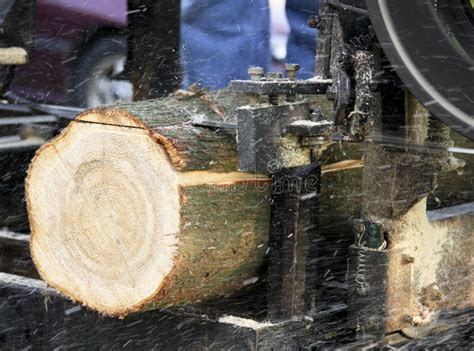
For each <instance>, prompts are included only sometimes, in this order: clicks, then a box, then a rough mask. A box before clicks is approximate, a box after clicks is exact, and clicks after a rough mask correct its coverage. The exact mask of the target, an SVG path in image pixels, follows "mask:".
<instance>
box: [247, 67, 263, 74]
mask: <svg viewBox="0 0 474 351" xmlns="http://www.w3.org/2000/svg"><path fill="white" fill-rule="evenodd" d="M248 73H249V74H252V75H254V74H255V75H263V74H264V73H265V71H264V69H263V67H258V66H252V67H249V69H248Z"/></svg>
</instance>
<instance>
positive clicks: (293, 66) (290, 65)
mask: <svg viewBox="0 0 474 351" xmlns="http://www.w3.org/2000/svg"><path fill="white" fill-rule="evenodd" d="M300 67H301V66H300V65H299V64H297V63H285V70H286V71H287V72H288V71H294V72H298V71H299V70H300Z"/></svg>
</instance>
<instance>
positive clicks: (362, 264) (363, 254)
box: [355, 227, 387, 295]
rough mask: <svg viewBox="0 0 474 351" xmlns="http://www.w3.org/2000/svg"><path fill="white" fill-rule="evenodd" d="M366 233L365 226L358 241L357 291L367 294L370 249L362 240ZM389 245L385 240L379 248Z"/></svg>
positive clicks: (360, 293)
mask: <svg viewBox="0 0 474 351" xmlns="http://www.w3.org/2000/svg"><path fill="white" fill-rule="evenodd" d="M364 234H365V227H364V229H363V231H362V233H360V235H359V238H358V242H357V250H358V252H357V268H356V277H355V283H356V286H357V288H356V291H357V293H358V294H359V295H367V290H368V289H369V287H370V286H369V284H368V283H367V278H366V276H367V256H368V251H369V249H368V248H367V247H366V246H365V243H366V242H365V241H362V239H363V237H364ZM386 247H387V242H386V241H385V240H384V242H383V243H382V245H380V247H379V248H377V249H378V250H383V249H385V248H386Z"/></svg>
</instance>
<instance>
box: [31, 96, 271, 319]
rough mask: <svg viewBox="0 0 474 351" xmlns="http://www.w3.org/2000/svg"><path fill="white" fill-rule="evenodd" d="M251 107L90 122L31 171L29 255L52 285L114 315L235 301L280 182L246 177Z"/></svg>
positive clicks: (152, 107)
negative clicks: (235, 128)
mask: <svg viewBox="0 0 474 351" xmlns="http://www.w3.org/2000/svg"><path fill="white" fill-rule="evenodd" d="M244 103H246V101H245V97H244V96H241V95H239V94H233V93H230V92H228V91H221V92H216V93H213V94H212V95H208V94H204V95H202V94H201V95H199V94H197V95H195V96H194V98H193V97H191V98H190V97H189V96H187V95H176V96H172V97H168V98H165V99H157V100H150V101H146V102H138V103H133V104H129V105H121V106H117V107H111V108H105V109H96V110H91V111H87V112H84V113H82V114H81V115H79V116H78V117H77V118H76V120H75V121H74V122H72V123H71V124H70V125H69V126H68V127H67V128H66V129H65V130H64V132H63V133H62V134H61V135H60V136H58V137H57V138H56V139H54V140H52V141H51V142H49V143H48V144H46V145H44V146H43V147H42V148H41V149H40V150H39V151H38V153H37V154H36V156H35V158H34V160H33V161H32V163H31V166H30V169H29V174H28V178H27V185H26V194H27V206H28V213H29V219H30V225H31V242H30V249H31V254H32V258H33V260H34V262H35V265H36V267H37V269H38V271H39V273H40V275H41V277H42V278H43V279H44V280H45V281H46V282H47V283H48V284H49V285H50V286H52V287H54V288H56V289H57V290H59V291H61V292H62V293H63V294H65V295H66V296H68V297H70V298H72V299H73V300H76V301H78V302H80V303H82V304H84V305H87V306H88V307H90V308H92V309H95V310H97V311H99V312H101V313H103V314H106V315H112V316H124V315H127V314H129V313H133V312H137V311H143V310H148V309H155V308H162V307H167V306H171V305H177V304H187V303H192V302H197V301H200V300H206V299H213V298H217V297H220V296H226V295H230V294H232V293H233V292H235V291H236V290H238V289H240V288H241V287H243V286H245V285H246V284H248V283H250V282H254V281H255V280H256V279H254V278H255V277H257V271H258V268H259V266H260V264H261V261H262V259H263V257H264V256H265V251H266V248H267V242H268V235H269V222H270V220H269V216H270V199H269V195H270V186H269V179H268V178H267V177H264V176H260V175H255V174H247V173H242V172H237V151H236V145H235V135H234V134H232V133H230V132H227V131H216V130H211V129H205V128H198V127H195V126H193V125H191V124H190V123H189V122H190V120H191V118H193V117H195V116H204V117H205V118H207V119H222V118H224V119H225V118H229V119H231V118H233V113H234V110H235V108H236V107H237V106H240V105H242V104H244Z"/></svg>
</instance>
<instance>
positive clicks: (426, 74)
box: [367, 0, 474, 140]
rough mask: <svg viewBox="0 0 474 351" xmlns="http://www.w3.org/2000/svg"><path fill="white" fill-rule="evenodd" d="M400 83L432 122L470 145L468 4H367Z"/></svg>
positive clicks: (472, 63)
mask: <svg viewBox="0 0 474 351" xmlns="http://www.w3.org/2000/svg"><path fill="white" fill-rule="evenodd" d="M367 5H368V8H369V13H370V18H371V20H372V23H373V25H374V28H375V31H376V34H377V37H378V39H379V41H380V43H381V45H382V47H383V49H384V51H385V53H386V54H387V56H388V58H389V60H390V61H391V63H392V65H393V67H394V68H395V70H396V71H397V73H398V75H399V76H400V78H401V79H402V80H403V82H404V83H405V84H406V86H407V87H408V88H409V89H410V90H411V91H412V92H413V94H414V95H415V96H416V97H417V98H418V99H419V100H420V101H421V102H422V103H423V105H425V106H426V107H427V108H428V109H429V110H430V111H431V112H432V113H433V114H434V115H435V116H436V117H438V118H439V119H441V120H442V121H443V122H445V123H446V124H448V125H449V126H450V127H451V128H453V129H455V130H456V131H458V132H459V133H461V134H463V135H465V136H466V137H468V138H469V139H471V140H473V139H474V29H473V28H474V10H473V9H472V7H471V6H472V5H471V3H470V2H469V0H438V1H434V0H417V1H397V0H367Z"/></svg>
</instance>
